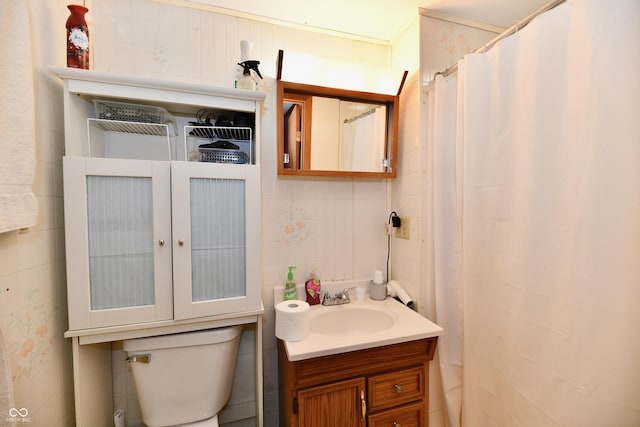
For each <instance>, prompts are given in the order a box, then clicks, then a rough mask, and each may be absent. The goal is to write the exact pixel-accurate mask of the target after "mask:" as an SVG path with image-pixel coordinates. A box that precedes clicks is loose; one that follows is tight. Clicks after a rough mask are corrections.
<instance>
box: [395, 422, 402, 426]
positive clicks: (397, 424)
mask: <svg viewBox="0 0 640 427" xmlns="http://www.w3.org/2000/svg"><path fill="white" fill-rule="evenodd" d="M393 427H402V424H400V423H397V422H395V421H394V422H393Z"/></svg>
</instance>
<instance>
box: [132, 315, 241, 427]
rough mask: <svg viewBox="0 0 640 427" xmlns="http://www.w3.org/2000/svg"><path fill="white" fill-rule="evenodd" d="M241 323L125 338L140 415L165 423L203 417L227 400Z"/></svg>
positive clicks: (151, 423) (153, 425)
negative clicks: (185, 331)
mask: <svg viewBox="0 0 640 427" xmlns="http://www.w3.org/2000/svg"><path fill="white" fill-rule="evenodd" d="M241 332H242V326H241V325H236V326H229V327H224V328H218V329H207V330H204V331H196V332H187V333H181V334H172V335H162V336H157V337H149V338H136V339H131V340H125V341H124V342H123V349H124V351H125V352H126V353H127V356H128V358H129V360H131V371H132V372H133V379H134V382H135V385H136V390H137V392H138V401H139V402H140V409H141V411H142V420H143V421H144V423H145V425H147V426H148V427H165V426H175V425H179V424H186V423H192V422H196V421H201V420H205V419H207V418H211V417H213V416H214V415H216V414H217V413H218V412H219V411H220V410H221V409H222V407H223V406H224V405H225V404H226V403H227V400H229V395H230V394H231V385H232V381H233V373H234V370H235V363H236V356H237V352H238V344H239V342H240V333H241Z"/></svg>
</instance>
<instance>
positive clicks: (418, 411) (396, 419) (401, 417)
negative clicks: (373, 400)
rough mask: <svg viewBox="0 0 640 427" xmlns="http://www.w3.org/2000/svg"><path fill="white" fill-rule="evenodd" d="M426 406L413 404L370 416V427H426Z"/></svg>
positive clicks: (421, 403) (419, 403)
mask: <svg viewBox="0 0 640 427" xmlns="http://www.w3.org/2000/svg"><path fill="white" fill-rule="evenodd" d="M425 407H426V404H425V403H424V402H417V403H412V404H409V405H405V406H402V407H399V408H394V409H389V410H388V411H383V412H380V413H377V414H374V415H369V417H368V419H369V423H368V426H369V427H424V426H426V425H427V421H426V419H425V416H426V415H425V414H426V410H425V409H426V408H425Z"/></svg>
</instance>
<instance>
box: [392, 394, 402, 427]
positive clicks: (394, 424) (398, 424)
mask: <svg viewBox="0 0 640 427" xmlns="http://www.w3.org/2000/svg"><path fill="white" fill-rule="evenodd" d="M393 388H394V389H395V390H396V393H402V386H401V385H400V384H394V385H393ZM394 425H395V424H394ZM398 425H399V424H398Z"/></svg>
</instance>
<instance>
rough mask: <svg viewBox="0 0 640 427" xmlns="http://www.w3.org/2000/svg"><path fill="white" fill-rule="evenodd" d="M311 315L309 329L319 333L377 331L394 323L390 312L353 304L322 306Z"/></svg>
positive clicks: (341, 333) (339, 333) (335, 333)
mask: <svg viewBox="0 0 640 427" xmlns="http://www.w3.org/2000/svg"><path fill="white" fill-rule="evenodd" d="M323 308H324V310H318V311H316V312H315V313H314V314H313V315H312V316H311V317H312V319H311V322H310V323H311V325H310V327H309V329H310V330H311V331H312V332H315V333H317V334H321V335H344V334H363V333H369V332H379V331H383V330H385V329H388V328H390V327H391V326H393V324H394V323H395V319H394V317H393V316H392V314H391V313H389V312H387V311H383V310H381V309H378V308H375V307H364V306H361V305H355V304H346V305H339V306H334V307H323Z"/></svg>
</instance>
